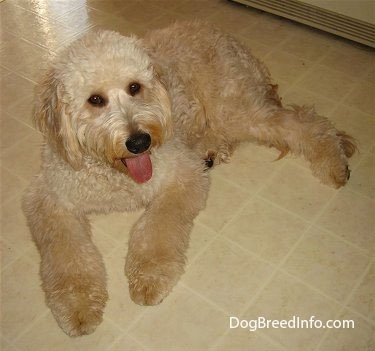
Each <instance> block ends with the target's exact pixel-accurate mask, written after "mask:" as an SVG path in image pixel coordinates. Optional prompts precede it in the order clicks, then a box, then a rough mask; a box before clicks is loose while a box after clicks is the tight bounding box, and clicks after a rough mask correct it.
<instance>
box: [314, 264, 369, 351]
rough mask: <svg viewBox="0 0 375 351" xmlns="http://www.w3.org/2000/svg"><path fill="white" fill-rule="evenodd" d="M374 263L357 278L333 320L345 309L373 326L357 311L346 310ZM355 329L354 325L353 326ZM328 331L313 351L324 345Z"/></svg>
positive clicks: (317, 350) (327, 330)
mask: <svg viewBox="0 0 375 351" xmlns="http://www.w3.org/2000/svg"><path fill="white" fill-rule="evenodd" d="M374 262H375V259H372V260H371V261H370V262H369V264H368V265H367V267H366V269H365V270H364V271H363V272H362V274H361V275H360V276H359V278H358V279H357V281H356V282H355V284H354V287H353V289H352V291H351V292H350V293H349V294H348V296H347V298H346V299H345V300H344V302H343V303H342V304H341V308H339V310H338V311H337V313H336V315H335V317H334V318H335V319H338V318H340V316H341V315H342V313H343V312H344V311H345V310H346V309H347V310H349V311H350V312H352V313H353V312H355V314H357V315H359V316H360V317H362V318H363V317H364V318H363V319H364V320H365V321H367V322H369V324H371V325H372V326H375V322H373V321H370V320H369V319H368V318H367V317H365V316H363V315H362V314H361V313H359V312H358V311H356V310H354V311H353V309H351V308H348V306H347V305H348V303H349V301H350V300H351V298H352V297H353V296H354V294H355V292H356V291H357V289H358V287H359V286H360V285H361V283H362V281H363V279H364V278H365V276H366V274H367V273H368V272H369V270H370V268H371V266H372V264H373V263H374ZM354 327H355V325H354ZM329 331H330V329H326V330H325V332H324V333H323V335H322V337H321V339H320V340H319V342H318V343H317V344H316V346H315V348H314V351H319V349H320V347H321V345H322V344H323V343H324V341H325V340H326V339H327V337H328V335H329Z"/></svg>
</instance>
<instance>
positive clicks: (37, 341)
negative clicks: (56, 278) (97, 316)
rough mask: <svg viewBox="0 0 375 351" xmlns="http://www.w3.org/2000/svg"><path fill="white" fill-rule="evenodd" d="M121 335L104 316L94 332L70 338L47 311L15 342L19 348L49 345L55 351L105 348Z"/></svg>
mask: <svg viewBox="0 0 375 351" xmlns="http://www.w3.org/2000/svg"><path fill="white" fill-rule="evenodd" d="M120 335H121V330H120V329H119V328H117V326H115V325H114V324H113V323H112V322H110V321H107V320H106V319H105V318H104V321H103V323H102V324H100V325H99V326H98V328H97V329H96V331H95V333H93V334H90V335H86V336H82V337H77V338H70V337H69V336H67V335H66V334H64V332H63V331H62V330H61V329H60V328H59V326H58V325H57V323H56V321H55V320H54V318H53V317H52V314H51V313H50V312H49V311H48V313H45V314H44V316H43V317H42V318H40V319H38V320H37V321H36V322H35V323H34V325H33V326H32V327H31V328H30V329H29V330H28V331H27V332H26V333H25V334H24V335H22V336H21V337H20V338H19V339H18V340H17V341H16V343H15V345H16V347H17V348H18V349H20V350H28V351H49V350H51V345H53V349H54V350H56V351H66V350H69V351H70V350H71V351H79V350H93V349H97V350H106V349H107V348H108V346H109V345H111V344H112V343H114V342H115V341H116V340H117V339H118V338H119V336H120Z"/></svg>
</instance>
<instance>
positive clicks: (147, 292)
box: [126, 262, 183, 306]
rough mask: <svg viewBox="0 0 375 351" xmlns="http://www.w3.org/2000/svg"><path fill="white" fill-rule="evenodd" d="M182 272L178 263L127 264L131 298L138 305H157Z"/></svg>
mask: <svg viewBox="0 0 375 351" xmlns="http://www.w3.org/2000/svg"><path fill="white" fill-rule="evenodd" d="M182 272H183V269H182V267H181V266H180V265H179V264H178V263H174V262H170V263H163V264H160V263H159V264H158V263H154V262H145V263H139V264H134V263H132V264H127V266H126V275H127V277H128V280H129V292H130V297H131V299H132V300H133V301H134V302H135V303H136V304H138V305H147V306H153V305H158V304H159V303H161V302H162V301H163V299H164V298H165V297H166V296H167V295H168V294H169V293H170V291H171V290H172V288H173V287H174V285H175V284H176V283H177V281H178V279H179V277H180V276H181V274H182Z"/></svg>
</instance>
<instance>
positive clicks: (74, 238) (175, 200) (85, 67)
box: [23, 22, 356, 336]
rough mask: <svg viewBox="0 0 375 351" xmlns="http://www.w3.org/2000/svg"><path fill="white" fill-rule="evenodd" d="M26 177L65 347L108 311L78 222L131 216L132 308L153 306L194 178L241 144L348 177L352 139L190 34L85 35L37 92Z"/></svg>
mask: <svg viewBox="0 0 375 351" xmlns="http://www.w3.org/2000/svg"><path fill="white" fill-rule="evenodd" d="M33 117H34V122H35V125H36V127H37V129H38V130H39V131H41V133H42V134H43V136H44V145H43V146H42V152H41V154H42V155H41V157H42V165H41V170H40V173H39V174H38V175H37V176H36V177H35V178H34V179H33V181H32V183H31V185H30V186H29V188H28V189H27V190H26V192H25V194H24V198H23V210H24V213H25V215H26V218H27V222H28V226H29V228H30V231H31V233H32V236H33V239H34V241H35V243H36V246H37V248H38V250H39V252H40V255H41V268H40V275H41V279H42V288H43V290H44V292H45V296H46V303H47V305H48V306H49V308H50V309H51V311H52V314H53V315H54V317H55V319H56V321H57V323H58V324H59V326H60V327H61V328H62V330H63V331H64V332H65V333H66V334H68V335H70V336H79V335H84V334H90V333H92V332H93V331H94V330H95V329H96V327H97V326H98V325H99V324H100V322H101V321H102V316H103V310H104V307H105V304H106V301H107V299H108V294H107V290H106V272H105V268H104V264H103V260H102V258H101V256H100V253H99V252H98V250H97V248H96V247H95V245H94V244H93V242H92V241H91V238H90V235H91V234H90V224H89V221H88V219H87V215H88V214H90V213H108V212H111V211H133V210H137V209H140V208H144V212H143V214H142V215H141V217H140V218H139V220H138V221H137V222H136V223H135V224H134V226H133V228H132V230H131V233H130V239H129V244H128V245H129V250H128V255H127V258H126V264H125V275H126V277H127V279H128V282H129V292H130V296H131V298H132V300H133V301H134V302H135V303H137V304H140V305H156V304H159V303H160V302H161V301H162V300H163V299H164V298H165V297H166V296H167V295H168V294H169V293H170V291H171V290H172V288H173V287H174V286H175V284H176V283H177V282H178V280H179V278H180V276H181V275H182V274H183V272H184V265H185V252H186V249H187V247H188V242H189V233H190V231H191V229H192V226H193V221H194V218H195V217H196V216H197V215H198V213H199V212H200V211H201V210H203V209H204V207H205V203H206V198H207V193H208V189H209V174H208V173H209V172H208V169H209V168H210V167H212V166H216V165H218V164H220V163H222V162H228V160H229V159H230V156H231V154H232V153H233V150H234V149H235V147H236V146H237V145H238V144H239V143H241V142H246V141H253V142H256V143H258V144H262V145H266V146H268V147H274V148H276V149H278V150H280V158H281V157H283V156H284V155H286V154H287V153H288V152H291V153H293V154H296V155H301V156H303V157H304V158H305V159H306V160H307V161H308V162H309V163H310V165H311V169H312V172H313V174H314V175H315V176H317V177H318V178H319V179H320V181H321V182H323V183H325V184H328V185H330V186H333V187H335V188H338V187H341V186H343V185H344V184H345V183H346V182H347V180H348V179H349V175H350V171H349V168H348V158H350V157H351V156H352V155H353V153H354V152H355V150H356V146H355V142H354V140H353V139H352V138H351V137H350V136H349V135H347V134H346V133H345V132H342V131H339V130H337V129H336V128H335V127H334V126H333V124H332V123H331V122H330V121H328V120H327V119H326V118H325V117H321V116H319V115H318V114H317V113H315V111H314V109H312V108H307V107H299V106H292V107H284V106H283V105H282V103H281V100H280V98H279V96H278V93H277V86H276V85H274V84H273V83H272V81H271V78H270V74H269V72H268V70H267V68H266V67H265V66H264V65H263V64H262V63H261V62H260V61H259V60H258V59H256V58H255V57H253V56H252V54H251V53H250V51H249V50H248V49H247V48H246V47H244V46H243V45H242V44H240V43H239V42H238V41H237V40H236V39H234V38H233V37H231V36H230V35H228V34H225V33H222V32H221V31H220V30H218V29H215V28H211V27H209V26H205V25H203V24H201V23H198V22H193V23H176V24H174V25H172V26H170V27H168V28H166V29H161V30H155V31H152V32H150V33H148V34H147V35H146V36H145V37H144V38H143V39H139V38H136V37H124V36H121V35H120V34H118V33H116V32H111V31H102V30H98V31H96V32H92V33H89V34H87V35H86V36H84V37H82V38H80V39H78V40H77V41H76V42H74V43H72V44H71V45H70V46H69V47H67V48H65V49H64V50H63V51H62V52H61V53H60V54H58V55H57V57H55V58H54V59H53V60H52V62H51V63H50V65H49V68H48V69H47V71H46V73H45V76H44V78H43V80H42V83H41V84H40V85H39V87H38V88H37V97H36V101H35V112H34V116H33Z"/></svg>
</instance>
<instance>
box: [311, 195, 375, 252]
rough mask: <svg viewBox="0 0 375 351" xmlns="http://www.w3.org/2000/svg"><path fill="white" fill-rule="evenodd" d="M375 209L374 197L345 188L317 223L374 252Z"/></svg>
mask: <svg viewBox="0 0 375 351" xmlns="http://www.w3.org/2000/svg"><path fill="white" fill-rule="evenodd" d="M353 204H355V206H353ZM374 211H375V201H374V200H373V199H368V198H366V197H363V196H362V195H360V194H356V193H353V192H351V191H350V190H349V189H343V191H341V192H339V193H338V194H337V196H336V197H335V199H334V201H333V202H332V203H331V204H330V205H329V206H328V208H327V209H326V211H325V212H324V213H323V214H322V216H321V217H320V218H319V219H318V221H317V224H318V225H319V226H322V227H324V228H326V229H329V230H331V231H333V232H334V233H335V234H337V235H339V236H341V237H342V238H344V239H346V240H348V241H350V242H352V243H353V244H355V245H357V246H359V247H361V248H362V249H364V250H366V251H368V252H372V253H374V252H375V237H374V228H375V218H374V216H373V214H374Z"/></svg>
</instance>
